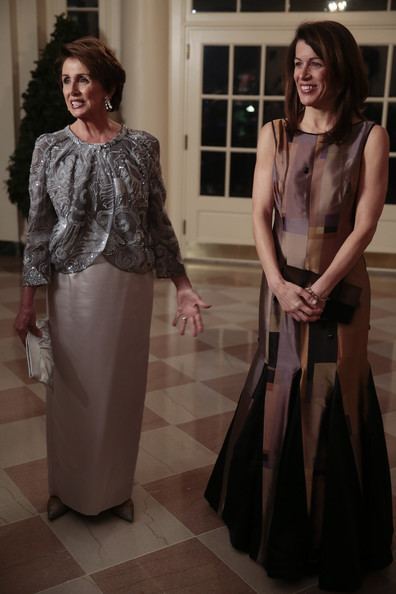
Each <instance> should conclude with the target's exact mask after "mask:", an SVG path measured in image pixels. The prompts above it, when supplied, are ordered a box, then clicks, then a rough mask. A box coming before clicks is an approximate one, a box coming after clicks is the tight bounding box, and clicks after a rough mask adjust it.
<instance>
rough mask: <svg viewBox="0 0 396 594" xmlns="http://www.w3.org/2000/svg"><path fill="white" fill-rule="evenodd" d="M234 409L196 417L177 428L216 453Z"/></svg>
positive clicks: (221, 443) (218, 450)
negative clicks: (210, 415)
mask: <svg viewBox="0 0 396 594" xmlns="http://www.w3.org/2000/svg"><path fill="white" fill-rule="evenodd" d="M233 416H234V411H229V412H226V413H222V414H220V415H213V416H212V417H205V418H202V419H196V420H195V421H191V422H190V423H183V424H181V425H178V427H179V429H181V430H182V431H185V432H186V433H188V435H191V437H193V438H194V439H195V440H196V441H198V442H199V443H202V444H203V445H204V446H205V447H207V448H208V449H209V450H212V451H213V452H216V454H218V453H219V452H220V449H221V446H222V445H223V442H224V439H225V436H226V434H227V431H228V429H229V427H230V424H231V421H232V418H233Z"/></svg>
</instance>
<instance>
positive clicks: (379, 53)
mask: <svg viewBox="0 0 396 594" xmlns="http://www.w3.org/2000/svg"><path fill="white" fill-rule="evenodd" d="M361 50H362V55H363V60H364V62H365V64H366V67H367V74H368V79H369V97H381V96H383V94H384V87H385V71H386V59H387V54H388V48H387V47H386V46H384V45H379V46H373V45H363V46H362V47H361Z"/></svg>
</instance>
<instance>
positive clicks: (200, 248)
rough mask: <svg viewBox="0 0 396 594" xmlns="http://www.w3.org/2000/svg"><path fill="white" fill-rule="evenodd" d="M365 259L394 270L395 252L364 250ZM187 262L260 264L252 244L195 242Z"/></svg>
mask: <svg viewBox="0 0 396 594" xmlns="http://www.w3.org/2000/svg"><path fill="white" fill-rule="evenodd" d="M365 259H366V263H367V267H368V268H370V269H375V268H379V269H386V270H396V254H383V253H374V252H366V253H365ZM185 260H186V261H187V262H201V263H205V262H207V263H218V264H227V263H228V264H238V263H239V264H245V265H250V266H254V265H257V266H260V262H259V259H258V257H257V252H256V248H255V247H254V246H253V245H229V244H214V243H210V244H209V243H208V244H196V245H194V246H193V247H190V248H189V249H188V250H187V252H186V253H185Z"/></svg>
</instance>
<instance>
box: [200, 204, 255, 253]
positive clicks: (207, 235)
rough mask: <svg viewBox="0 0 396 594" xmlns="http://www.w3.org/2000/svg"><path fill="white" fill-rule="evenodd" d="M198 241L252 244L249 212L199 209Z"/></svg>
mask: <svg viewBox="0 0 396 594" xmlns="http://www.w3.org/2000/svg"><path fill="white" fill-rule="evenodd" d="M196 237H197V241H198V243H224V244H235V245H252V243H253V232H252V217H251V215H250V214H242V213H229V214H227V213H225V212H205V211H201V212H200V213H199V216H198V221H197V234H196Z"/></svg>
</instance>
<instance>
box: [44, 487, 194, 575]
mask: <svg viewBox="0 0 396 594" xmlns="http://www.w3.org/2000/svg"><path fill="white" fill-rule="evenodd" d="M132 496H133V501H134V504H135V521H134V522H133V524H129V523H128V522H125V521H124V520H121V519H120V518H117V517H115V516H114V515H112V514H111V513H110V512H105V513H103V514H100V515H99V516H97V517H89V518H87V517H84V516H81V515H79V514H76V513H74V512H68V513H67V514H66V515H64V516H62V517H61V518H59V519H58V520H56V522H51V524H50V528H51V530H52V531H53V532H54V534H55V535H56V536H57V538H58V539H59V540H60V542H62V543H63V545H64V546H65V547H66V548H67V550H68V551H69V552H70V553H71V554H72V555H73V558H74V559H76V561H77V562H78V563H79V565H80V566H81V567H82V568H83V569H84V571H85V572H86V573H92V572H95V571H99V570H101V569H104V568H106V567H110V566H112V565H118V564H119V563H123V562H124V561H128V560H130V559H135V558H136V557H140V556H141V555H145V554H147V553H149V552H152V551H156V550H158V549H162V548H164V547H168V546H170V545H172V544H175V543H176V542H181V541H184V540H187V539H189V538H191V536H192V533H191V532H190V530H188V529H187V528H186V527H185V526H183V524H182V523H181V522H179V520H178V519H177V518H175V517H174V516H172V514H170V513H169V512H168V511H167V510H166V509H165V508H164V507H163V506H162V505H160V504H159V503H158V501H156V500H155V499H154V498H153V497H151V495H149V494H148V493H147V492H146V491H145V490H144V489H143V488H142V487H140V486H138V485H137V486H135V487H134V489H133V495H132Z"/></svg>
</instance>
